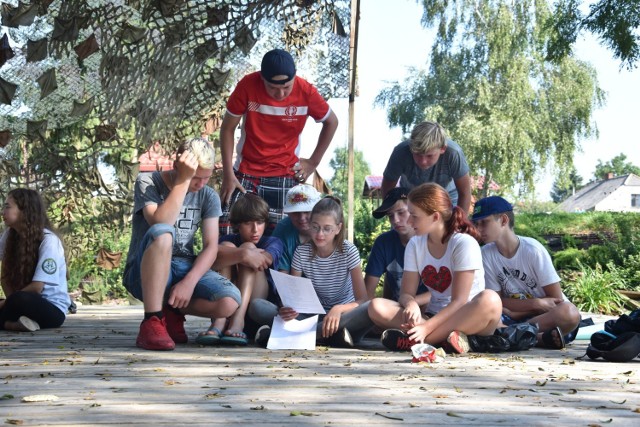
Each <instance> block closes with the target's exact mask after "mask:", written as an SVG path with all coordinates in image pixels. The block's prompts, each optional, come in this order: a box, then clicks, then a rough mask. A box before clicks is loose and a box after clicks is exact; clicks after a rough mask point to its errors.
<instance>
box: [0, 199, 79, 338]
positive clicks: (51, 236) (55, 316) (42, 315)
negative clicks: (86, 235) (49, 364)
mask: <svg viewBox="0 0 640 427" xmlns="http://www.w3.org/2000/svg"><path fill="white" fill-rule="evenodd" d="M2 219H3V220H4V224H5V225H6V227H7V229H6V230H5V232H4V233H3V234H2V236H1V237H0V261H2V276H1V277H2V279H1V282H2V290H3V291H4V294H5V296H6V297H7V299H6V300H2V301H0V329H7V330H12V331H18V332H34V331H37V330H38V329H40V328H57V327H59V326H61V325H62V323H63V322H64V320H65V316H66V313H67V310H68V308H69V303H70V300H69V294H68V293H67V265H66V263H65V258H64V249H63V247H62V242H61V241H60V239H59V238H58V236H56V234H55V233H54V232H53V231H51V230H52V227H51V224H50V223H49V219H48V218H47V214H46V209H45V205H44V202H43V201H42V198H41V197H40V194H38V192H37V191H34V190H29V189H26V188H17V189H14V190H11V191H10V192H9V194H8V195H7V199H6V201H5V203H4V208H3V210H2Z"/></svg>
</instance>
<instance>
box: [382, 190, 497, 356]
mask: <svg viewBox="0 0 640 427" xmlns="http://www.w3.org/2000/svg"><path fill="white" fill-rule="evenodd" d="M408 200H409V205H408V207H409V213H410V215H411V216H410V218H409V224H410V226H412V227H413V228H414V230H415V233H416V235H415V236H414V237H412V238H411V240H410V241H409V243H408V244H407V248H406V251H405V260H404V275H403V277H402V285H401V290H400V298H399V300H398V302H395V301H391V300H387V299H383V298H375V299H374V300H372V301H371V304H370V305H369V316H370V317H371V320H373V322H374V323H375V324H376V325H378V326H380V327H382V328H389V329H387V330H385V331H384V332H383V334H382V337H381V340H382V344H383V345H384V346H385V347H387V348H388V349H390V350H395V351H399V350H409V349H410V348H411V346H412V345H413V344H415V343H427V344H431V345H433V346H436V347H443V348H445V350H447V351H449V352H456V353H465V352H467V351H468V350H469V345H468V341H467V339H466V335H472V334H474V335H492V334H493V333H494V331H495V329H496V327H497V325H498V323H499V322H500V314H501V311H502V304H501V301H500V297H499V296H498V294H497V293H496V292H494V291H492V290H485V288H484V271H483V268H482V256H481V253H480V246H479V245H478V242H477V238H478V232H477V231H476V229H475V227H474V226H473V224H472V223H471V222H470V221H469V220H468V219H467V214H466V213H465V212H464V211H463V210H462V209H461V208H460V207H458V206H455V207H454V206H452V204H451V199H450V198H449V194H448V193H447V191H446V190H445V189H444V188H442V187H441V186H439V185H438V184H434V183H426V184H422V185H420V186H418V187H416V188H414V189H413V190H411V192H410V193H409V196H408ZM420 279H422V282H423V283H424V284H425V285H426V286H427V287H428V288H429V293H430V294H431V299H430V301H429V304H428V305H427V306H426V309H425V312H422V311H421V310H420V306H419V305H418V303H417V302H416V299H415V296H416V290H417V289H418V284H419V283H420Z"/></svg>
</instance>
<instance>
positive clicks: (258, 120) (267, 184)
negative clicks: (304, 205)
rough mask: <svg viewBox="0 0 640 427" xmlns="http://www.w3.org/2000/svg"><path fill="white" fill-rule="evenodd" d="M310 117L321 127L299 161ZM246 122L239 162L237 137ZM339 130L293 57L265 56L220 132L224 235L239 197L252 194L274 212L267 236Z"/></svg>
mask: <svg viewBox="0 0 640 427" xmlns="http://www.w3.org/2000/svg"><path fill="white" fill-rule="evenodd" d="M307 117H312V118H313V119H314V120H315V121H316V122H318V123H322V130H321V131H320V135H319V137H318V143H317V145H316V148H315V150H314V151H313V154H312V155H311V157H310V158H308V159H303V158H299V154H300V134H301V133H302V130H303V129H304V126H305V123H306V121H307ZM240 119H243V124H242V128H241V130H242V133H241V136H240V140H239V141H238V144H237V147H236V151H237V157H236V162H235V164H233V165H232V157H233V147H234V133H235V129H236V128H237V126H238V124H239V123H240ZM337 127H338V118H337V117H336V115H335V113H334V112H333V111H332V110H331V108H330V107H329V104H327V102H326V101H325V100H324V99H323V98H322V96H321V95H320V94H319V93H318V91H317V89H316V88H315V87H314V86H313V85H312V84H311V83H309V82H308V81H306V80H304V79H303V78H301V77H298V76H296V67H295V64H294V62H293V58H292V57H291V55H290V54H289V53H288V52H286V51H284V50H281V49H274V50H271V51H269V52H267V53H266V54H265V55H264V57H263V58H262V65H261V70H260V71H259V72H255V73H251V74H249V75H247V76H245V77H244V78H243V79H242V80H241V81H240V82H239V83H238V85H237V86H236V88H235V90H234V91H233V93H232V94H231V96H230V97H229V100H228V102H227V112H226V114H225V116H224V119H223V121H222V127H221V129H220V141H221V144H220V148H221V152H222V166H223V174H224V175H223V178H222V187H221V189H220V197H221V199H222V203H223V205H224V208H223V216H222V217H221V218H220V233H221V235H222V234H228V233H229V232H230V231H229V223H228V222H229V221H228V212H229V210H230V209H231V206H232V205H233V203H234V202H235V201H236V200H237V199H238V197H239V196H240V194H241V193H244V192H246V191H247V190H249V191H253V192H255V193H257V194H258V195H260V196H261V197H262V198H263V199H265V200H266V201H267V203H268V204H269V208H270V215H269V227H268V229H267V230H266V231H265V234H266V235H269V234H270V233H271V231H272V230H273V228H274V227H275V224H276V223H277V222H278V221H279V220H280V219H281V218H282V216H283V214H282V207H283V204H284V200H285V196H286V194H287V191H288V190H289V189H290V188H292V187H294V186H295V185H297V184H298V183H299V182H304V181H305V180H306V179H307V178H308V177H309V175H311V174H312V173H313V172H314V171H315V170H316V168H317V167H318V165H319V164H320V161H321V160H322V156H323V155H324V153H325V151H326V150H327V148H328V147H329V144H330V143H331V140H332V139H333V135H334V134H335V131H336V129H337Z"/></svg>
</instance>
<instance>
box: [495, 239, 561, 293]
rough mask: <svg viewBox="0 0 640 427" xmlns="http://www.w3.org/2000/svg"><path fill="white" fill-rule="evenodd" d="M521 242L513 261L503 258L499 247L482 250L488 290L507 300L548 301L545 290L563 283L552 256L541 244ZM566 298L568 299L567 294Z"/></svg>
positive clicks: (525, 240) (528, 241)
mask: <svg viewBox="0 0 640 427" xmlns="http://www.w3.org/2000/svg"><path fill="white" fill-rule="evenodd" d="M518 238H519V239H520V245H519V246H518V250H517V251H516V254H515V255H514V256H513V257H511V258H505V257H504V256H502V255H501V254H500V252H499V251H498V247H497V246H496V244H495V243H488V244H486V245H485V246H483V247H482V262H483V264H484V280H485V282H486V286H487V289H493V290H494V291H496V292H498V293H499V294H500V295H501V296H503V297H506V298H515V299H529V298H544V297H545V296H546V294H545V292H544V289H543V288H544V287H545V286H548V285H552V284H554V283H558V282H559V281H560V277H559V276H558V273H556V269H555V268H554V267H553V263H552V262H551V256H549V253H548V252H547V250H546V249H545V248H544V246H542V244H540V242H538V241H537V240H535V239H532V238H530V237H520V236H518ZM563 297H564V299H565V300H566V299H567V298H566V297H565V296H564V294H563Z"/></svg>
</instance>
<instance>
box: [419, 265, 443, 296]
mask: <svg viewBox="0 0 640 427" xmlns="http://www.w3.org/2000/svg"><path fill="white" fill-rule="evenodd" d="M420 277H421V278H422V282H423V283H424V284H425V285H426V286H427V287H428V288H431V289H433V290H434V291H438V292H440V293H442V292H444V291H446V290H447V288H449V286H451V271H450V270H449V269H448V268H447V267H445V266H442V267H440V271H438V272H436V268H435V267H434V266H432V265H427V266H426V267H425V268H424V269H423V270H422V273H421V274H420Z"/></svg>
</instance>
